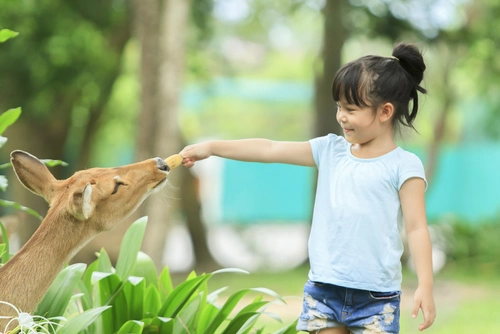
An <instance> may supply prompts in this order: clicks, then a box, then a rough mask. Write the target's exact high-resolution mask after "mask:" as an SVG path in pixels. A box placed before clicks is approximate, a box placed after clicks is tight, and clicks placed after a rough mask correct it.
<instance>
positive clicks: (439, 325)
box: [208, 264, 500, 334]
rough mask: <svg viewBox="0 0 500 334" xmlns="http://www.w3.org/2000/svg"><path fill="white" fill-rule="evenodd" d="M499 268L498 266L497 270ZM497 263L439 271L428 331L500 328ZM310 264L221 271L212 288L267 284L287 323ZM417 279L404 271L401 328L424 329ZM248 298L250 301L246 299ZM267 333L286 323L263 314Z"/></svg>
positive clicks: (408, 333)
mask: <svg viewBox="0 0 500 334" xmlns="http://www.w3.org/2000/svg"><path fill="white" fill-rule="evenodd" d="M492 268H493V269H492ZM497 269H498V268H497V267H496V269H495V266H492V265H491V264H481V265H474V266H470V265H467V266H465V265H461V264H451V265H449V266H448V267H447V268H445V270H444V271H443V272H442V273H440V274H438V275H436V278H435V291H434V298H435V302H436V309H437V317H436V321H435V322H434V325H433V326H432V327H430V328H429V329H427V330H426V331H425V332H424V333H426V334H469V333H474V334H482V333H496V332H498V331H499V330H500V318H499V317H498V312H499V311H498V310H500V289H498V286H500V275H499V274H498V271H497ZM307 272H308V267H307V266H304V267H299V268H296V269H294V270H291V271H287V272H277V273H251V274H249V275H240V274H238V275H235V274H222V275H215V276H214V277H212V278H211V279H210V281H209V283H208V284H209V290H210V291H215V290H216V289H218V288H221V287H224V286H228V290H227V291H226V293H225V295H227V296H228V295H229V294H230V293H232V292H235V291H237V290H240V289H245V288H253V287H266V288H269V289H271V290H274V291H276V292H277V293H278V294H280V295H281V296H283V297H284V298H285V300H286V301H287V304H288V305H279V304H276V305H272V306H271V307H270V309H269V311H270V312H273V313H275V314H277V315H278V316H279V317H281V319H282V320H283V323H284V324H289V323H291V322H292V321H294V320H295V319H296V318H297V317H298V316H299V314H300V311H301V305H302V288H303V286H304V283H305V282H306V280H307ZM416 284H417V280H416V277H415V275H414V274H413V273H411V272H405V273H404V280H403V298H402V304H401V320H400V321H401V333H404V334H413V333H421V332H420V331H418V325H419V324H420V323H421V322H422V314H421V313H420V314H419V317H418V318H417V319H412V318H411V308H412V299H413V292H414V290H415V287H416ZM243 302H244V301H243ZM261 321H262V323H263V324H265V326H266V331H265V333H271V332H273V331H275V330H277V329H279V328H281V327H283V324H280V323H278V322H277V321H275V320H274V319H271V318H262V320H261Z"/></svg>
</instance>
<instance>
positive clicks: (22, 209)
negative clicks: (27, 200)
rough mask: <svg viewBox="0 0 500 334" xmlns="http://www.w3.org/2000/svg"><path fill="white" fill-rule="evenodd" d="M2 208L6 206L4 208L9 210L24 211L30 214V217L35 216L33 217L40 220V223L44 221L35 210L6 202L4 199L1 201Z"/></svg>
mask: <svg viewBox="0 0 500 334" xmlns="http://www.w3.org/2000/svg"><path fill="white" fill-rule="evenodd" d="M0 206H4V207H7V208H14V209H17V210H20V211H24V212H26V213H27V214H29V215H30V216H33V217H36V218H38V219H40V221H42V220H43V217H42V216H40V215H39V214H38V212H36V211H35V210H33V209H30V208H27V207H25V206H22V205H21V204H19V203H16V202H11V201H6V200H4V199H0Z"/></svg>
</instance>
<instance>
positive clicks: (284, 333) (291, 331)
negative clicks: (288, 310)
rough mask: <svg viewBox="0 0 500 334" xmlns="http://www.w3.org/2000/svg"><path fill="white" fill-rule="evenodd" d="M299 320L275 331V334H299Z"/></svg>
mask: <svg viewBox="0 0 500 334" xmlns="http://www.w3.org/2000/svg"><path fill="white" fill-rule="evenodd" d="M297 321H298V319H297V320H295V321H294V322H293V323H291V324H290V325H288V326H286V327H283V328H282V329H280V330H278V331H276V332H274V334H297V333H298V332H299V331H298V330H297V329H296V328H297Z"/></svg>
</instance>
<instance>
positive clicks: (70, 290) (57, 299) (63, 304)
mask: <svg viewBox="0 0 500 334" xmlns="http://www.w3.org/2000/svg"><path fill="white" fill-rule="evenodd" d="M86 267H87V265H86V264H84V263H76V264H73V265H70V266H68V267H66V268H64V269H63V270H62V271H61V272H60V273H59V275H57V277H56V279H55V280H54V281H53V282H52V284H51V285H50V288H49V290H48V291H47V293H46V294H45V296H44V297H43V299H42V301H41V302H40V304H38V307H37V309H36V312H35V314H37V315H41V316H44V317H46V318H52V317H58V316H62V315H64V311H65V310H66V308H67V307H68V303H69V301H70V300H71V297H72V296H73V294H74V293H75V290H76V287H77V286H78V282H80V279H81V278H82V276H83V273H84V272H85V268H86Z"/></svg>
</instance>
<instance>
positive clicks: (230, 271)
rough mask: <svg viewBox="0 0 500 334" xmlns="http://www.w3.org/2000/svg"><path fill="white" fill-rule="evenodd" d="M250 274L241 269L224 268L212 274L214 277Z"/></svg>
mask: <svg viewBox="0 0 500 334" xmlns="http://www.w3.org/2000/svg"><path fill="white" fill-rule="evenodd" d="M227 273H230V274H247V275H248V274H250V273H249V272H248V271H246V270H243V269H239V268H222V269H219V270H216V271H213V272H212V273H211V274H212V275H217V274H227Z"/></svg>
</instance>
